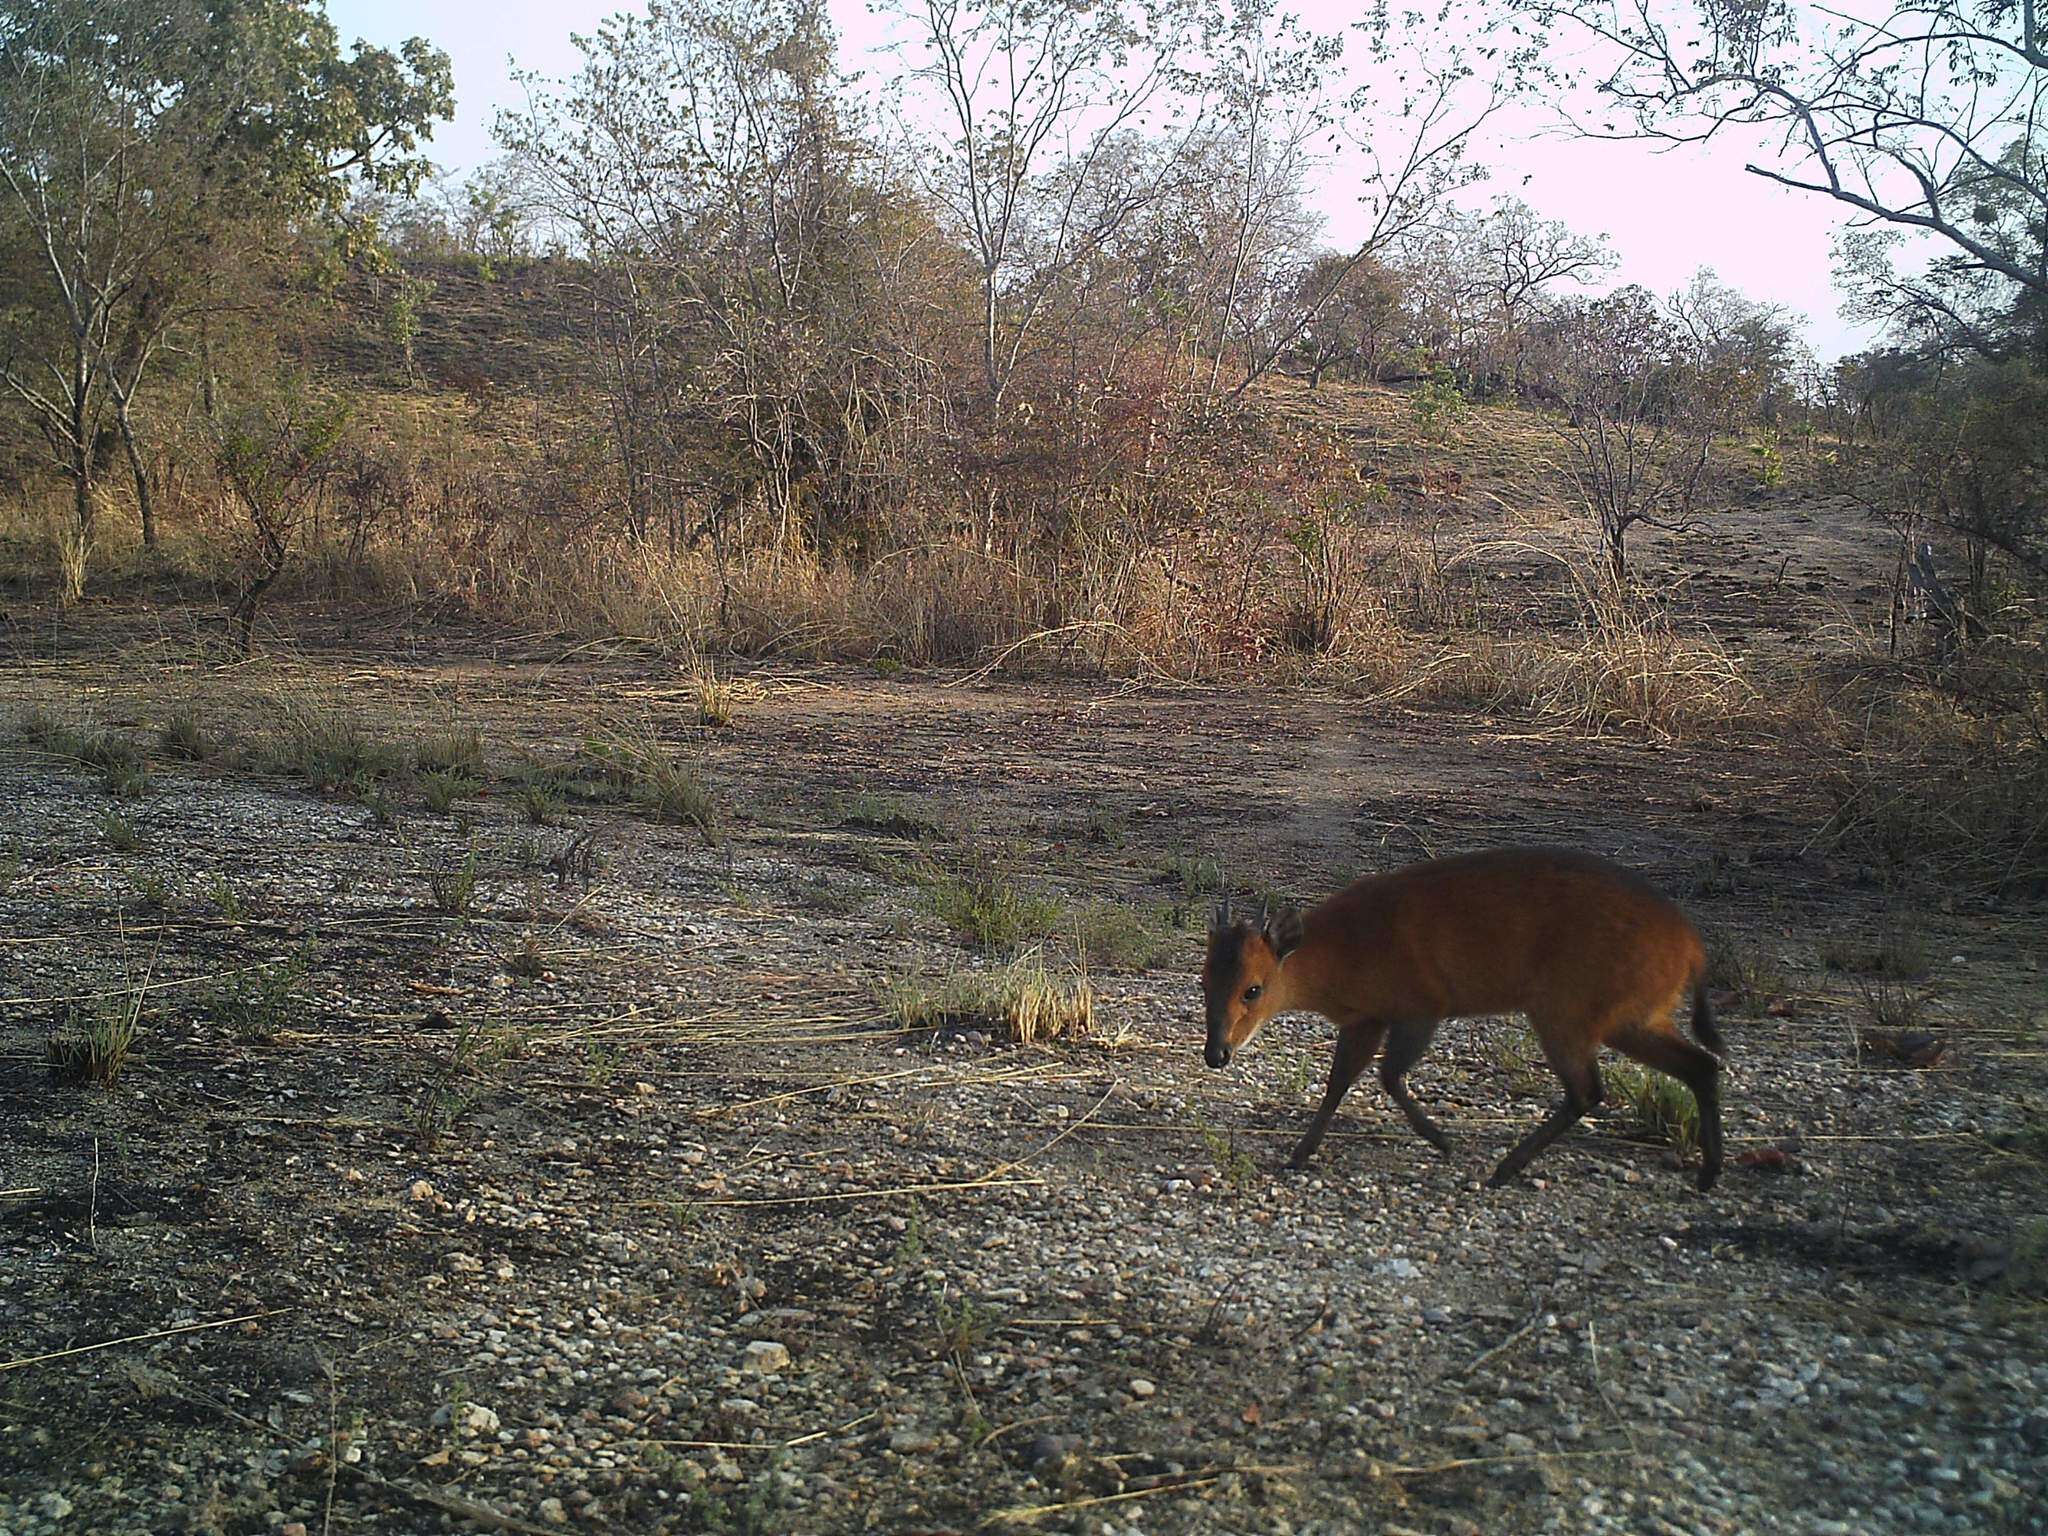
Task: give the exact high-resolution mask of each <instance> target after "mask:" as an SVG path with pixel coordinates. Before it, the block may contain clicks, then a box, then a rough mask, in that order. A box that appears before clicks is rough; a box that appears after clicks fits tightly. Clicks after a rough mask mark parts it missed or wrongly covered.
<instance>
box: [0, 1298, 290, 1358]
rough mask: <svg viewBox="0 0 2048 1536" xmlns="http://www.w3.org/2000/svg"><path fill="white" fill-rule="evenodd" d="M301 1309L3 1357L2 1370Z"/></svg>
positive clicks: (248, 1314)
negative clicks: (45, 1351)
mask: <svg viewBox="0 0 2048 1536" xmlns="http://www.w3.org/2000/svg"><path fill="white" fill-rule="evenodd" d="M297 1310H298V1308H297V1307H272V1308H271V1309H270V1310H269V1311H267V1312H245V1313H243V1314H242V1315H241V1316H240V1317H224V1318H221V1319H220V1320H219V1321H218V1322H213V1323H184V1324H181V1325H180V1326H179V1327H176V1328H157V1329H154V1330H152V1331H151V1332H149V1333H131V1334H128V1335H126V1336H125V1337H123V1338H118V1339H102V1340H101V1341H100V1342H99V1343H97V1344H79V1345H76V1346H74V1347H73V1348H71V1349H58V1350H52V1351H51V1352H50V1353H49V1354H47V1355H28V1356H25V1357H24V1358H22V1359H19V1360H0V1374H4V1373H5V1372H7V1371H20V1370H26V1369H27V1368H28V1367H29V1366H32V1365H47V1364H49V1363H50V1362H51V1361H52V1360H68V1359H70V1358H71V1357H72V1356H73V1355H90V1354H96V1353H97V1352H98V1351H100V1350H103V1349H118V1348H120V1346H122V1345H123V1344H147V1343H148V1342H150V1340H152V1339H169V1338H175V1337H176V1336H177V1335H179V1334H181V1333H205V1332H207V1331H208V1330H210V1329H214V1328H232V1327H234V1325H235V1324H237V1323H253V1322H258V1321H260V1320H262V1319H263V1318H266V1317H278V1316H280V1315H282V1314H283V1313H286V1312H296V1311H297Z"/></svg>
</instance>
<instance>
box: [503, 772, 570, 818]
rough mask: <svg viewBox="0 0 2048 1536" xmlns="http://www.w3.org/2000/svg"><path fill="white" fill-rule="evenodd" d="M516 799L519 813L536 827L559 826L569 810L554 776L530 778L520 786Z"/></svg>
mask: <svg viewBox="0 0 2048 1536" xmlns="http://www.w3.org/2000/svg"><path fill="white" fill-rule="evenodd" d="M515 799H516V803H517V804H518V806H519V813H520V814H521V815H522V816H524V817H525V818H526V819H527V821H528V823H530V824H531V825H533V826H536V827H558V826H560V825H561V824H562V818H563V817H564V816H566V815H567V814H568V812H569V803H568V801H566V800H565V799H563V798H562V790H561V786H560V784H559V782H558V781H556V780H555V779H552V778H531V779H528V780H527V781H526V782H525V783H523V784H521V785H520V786H519V792H518V794H517V796H516V797H515Z"/></svg>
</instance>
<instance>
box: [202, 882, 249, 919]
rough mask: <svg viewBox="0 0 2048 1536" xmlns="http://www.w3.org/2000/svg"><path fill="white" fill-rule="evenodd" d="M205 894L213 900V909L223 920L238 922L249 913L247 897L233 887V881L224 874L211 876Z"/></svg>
mask: <svg viewBox="0 0 2048 1536" xmlns="http://www.w3.org/2000/svg"><path fill="white" fill-rule="evenodd" d="M206 894H207V896H208V898H209V899H210V900H211V901H212V902H213V908H214V910H215V911H216V912H218V913H220V915H221V920H222V921H223V922H228V923H239V922H241V921H242V919H243V918H244V917H246V916H248V914H249V903H248V901H247V899H246V898H245V897H244V896H243V895H242V893H241V892H240V891H238V890H236V889H235V883H234V882H233V881H232V880H230V879H229V878H228V877H227V876H226V875H225V874H217V875H215V876H214V877H213V884H212V885H210V886H209V887H208V888H207V892H206Z"/></svg>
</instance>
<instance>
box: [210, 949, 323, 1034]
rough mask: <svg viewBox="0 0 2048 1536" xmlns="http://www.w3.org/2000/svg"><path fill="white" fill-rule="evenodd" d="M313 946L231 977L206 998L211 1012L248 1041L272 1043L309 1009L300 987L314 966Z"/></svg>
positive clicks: (217, 1019) (218, 1020) (221, 1022)
mask: <svg viewBox="0 0 2048 1536" xmlns="http://www.w3.org/2000/svg"><path fill="white" fill-rule="evenodd" d="M313 954H314V950H313V946H312V945H311V944H307V945H305V946H304V947H303V948H301V949H300V950H299V951H298V952H297V953H295V954H294V955H292V956H291V958H290V959H287V960H284V961H281V962H278V963H275V964H271V965H265V966H262V967H259V968H258V969H256V970H254V971H246V972H244V973H243V974H241V975H240V976H232V977H229V978H228V979H227V980H226V981H224V982H222V983H221V985H220V986H218V987H216V988H215V989H214V991H213V993H212V994H211V995H210V996H209V997H208V998H207V999H206V1001H205V1004H204V1006H205V1009H206V1012H207V1014H208V1015H209V1016H210V1017H211V1018H212V1019H213V1020H214V1022H216V1023H218V1024H221V1025H224V1026H226V1028H227V1029H228V1030H229V1031H230V1032H231V1033H232V1034H233V1035H234V1037H235V1038H236V1039H237V1040H239V1041H241V1042H243V1043H244V1044H245V1045H271V1044H274V1043H275V1042H276V1041H277V1039H278V1038H279V1037H280V1036H281V1035H282V1034H283V1033H284V1030H285V1027H286V1025H287V1024H288V1023H289V1022H290V1020H291V1019H292V1018H293V1017H294V1016H295V1015H298V1014H302V1013H304V1012H305V1011H306V1005H305V1001H304V999H303V997H302V996H301V993H300V989H301V987H303V985H304V984H305V980H306V977H307V975H308V974H309V973H310V972H311V971H312V968H313Z"/></svg>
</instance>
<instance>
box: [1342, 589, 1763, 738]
mask: <svg viewBox="0 0 2048 1536" xmlns="http://www.w3.org/2000/svg"><path fill="white" fill-rule="evenodd" d="M1575 595H1576V600H1577V608H1578V615H1577V624H1576V629H1575V631H1567V632H1564V633H1561V634H1559V633H1551V632H1549V631H1545V630H1539V629H1519V630H1506V631H1491V632H1490V631H1488V630H1485V629H1482V628H1478V627H1474V628H1471V629H1468V630H1466V631H1464V632H1462V633H1453V634H1451V635H1449V636H1447V637H1445V638H1443V639H1442V640H1440V641H1438V642H1436V643H1434V644H1429V643H1425V642H1423V641H1421V640H1420V639H1419V638H1418V637H1416V636H1414V635H1413V634H1412V633H1410V632H1408V631H1406V630H1404V629H1402V628H1401V627H1400V626H1398V625H1396V624H1389V626H1388V627H1387V628H1386V629H1385V630H1383V631H1382V633H1383V634H1385V635H1386V636H1387V637H1388V642H1387V644H1388V650H1387V652H1386V653H1385V655H1383V656H1381V657H1378V658H1375V662H1376V664H1375V665H1374V666H1373V667H1371V668H1370V669H1368V670H1367V671H1366V672H1365V673H1364V674H1363V675H1361V676H1360V678H1359V679H1358V680H1359V681H1361V682H1364V683H1366V684H1367V685H1368V686H1370V685H1373V684H1377V685H1378V688H1377V691H1378V693H1379V695H1380V696H1381V697H1383V698H1416V699H1425V700H1431V701H1435V702H1440V703H1459V704H1474V705H1477V706H1479V707H1480V708H1483V709H1489V710H1513V711H1515V712H1518V713H1526V714H1529V715H1533V716H1535V717H1537V718H1538V719H1540V720H1544V721H1548V722H1551V723H1554V724H1558V725H1565V726H1570V727H1572V728H1574V729H1577V730H1582V731H1586V732H1589V733H1591V734H1594V735H1598V734H1601V733H1603V732H1606V731H1611V730H1626V731H1638V732H1645V733H1648V734H1650V735H1654V736H1659V737H1663V738H1666V739H1678V738H1683V737H1687V736H1692V735H1696V734H1699V733H1700V732H1702V731H1707V730H1711V729H1715V728H1720V727H1725V726H1727V725H1729V724H1732V723H1735V722H1738V721H1744V720H1752V719H1756V718H1758V717H1760V716H1761V715H1762V714H1763V712H1764V703H1763V698H1762V695H1761V693H1760V692H1759V690H1758V688H1757V687H1756V685H1755V683H1754V682H1753V681H1752V680H1751V679H1750V677H1749V675H1748V673H1747V672H1746V671H1745V669H1744V667H1743V665H1742V663H1741V662H1740V661H1739V660H1738V659H1737V658H1736V657H1735V656H1734V655H1732V654H1731V653H1730V652H1729V651H1728V650H1727V648H1726V647H1724V646H1723V645H1722V644H1721V643H1720V641H1718V640H1717V639H1715V638H1714V636H1713V635H1711V634H1709V633H1707V632H1706V631H1704V630H1701V631H1697V632H1693V633H1686V632H1683V631H1681V630H1680V629H1679V627H1678V625H1677V623H1676V622H1675V621H1674V619H1673V618H1672V616H1671V613H1670V611H1669V609H1668V608H1667V607H1666V606H1664V605H1663V604H1662V603H1660V602H1659V601H1657V600H1656V599H1655V598H1654V597H1652V596H1649V595H1645V594H1640V593H1633V592H1617V591H1616V590H1615V589H1613V588H1612V587H1611V586H1608V585H1607V584H1605V583H1604V582H1602V581H1601V580H1599V579H1598V578H1593V579H1586V578H1583V577H1581V578H1580V579H1579V581H1578V586H1577V590H1576V594H1575ZM1389 658H1391V659H1392V665H1391V667H1390V665H1389ZM1390 670H1393V671H1395V674H1396V675H1394V676H1392V677H1388V673H1389V671H1390Z"/></svg>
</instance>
